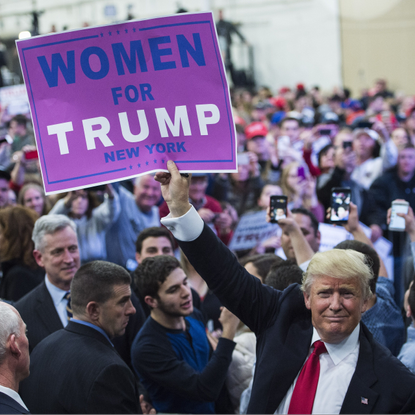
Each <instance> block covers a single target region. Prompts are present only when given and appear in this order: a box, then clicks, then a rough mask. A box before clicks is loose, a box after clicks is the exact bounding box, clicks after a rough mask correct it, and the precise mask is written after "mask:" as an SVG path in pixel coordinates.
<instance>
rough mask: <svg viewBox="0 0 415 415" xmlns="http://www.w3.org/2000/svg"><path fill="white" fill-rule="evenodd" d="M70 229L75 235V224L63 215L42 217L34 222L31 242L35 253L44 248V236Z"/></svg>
mask: <svg viewBox="0 0 415 415" xmlns="http://www.w3.org/2000/svg"><path fill="white" fill-rule="evenodd" d="M68 226H69V227H70V228H71V229H72V230H73V231H74V232H75V233H76V224H75V222H74V221H73V220H71V219H69V218H68V217H67V216H65V215H44V216H42V217H40V218H39V219H38V220H37V221H36V222H35V227H34V228H33V233H32V241H33V242H34V244H35V249H36V250H37V251H42V250H43V248H44V238H45V235H52V234H54V233H55V232H57V231H61V230H62V229H65V228H66V227H68Z"/></svg>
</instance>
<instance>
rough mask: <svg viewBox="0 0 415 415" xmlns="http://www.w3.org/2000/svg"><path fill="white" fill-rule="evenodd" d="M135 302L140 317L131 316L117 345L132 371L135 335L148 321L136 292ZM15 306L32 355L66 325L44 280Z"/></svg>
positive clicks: (133, 300)
mask: <svg viewBox="0 0 415 415" xmlns="http://www.w3.org/2000/svg"><path fill="white" fill-rule="evenodd" d="M131 301H132V303H133V305H134V307H135V309H136V314H134V315H133V316H130V319H129V321H128V325H127V327H126V329H125V333H124V334H123V335H122V336H120V337H117V338H115V339H114V342H113V343H114V346H115V348H116V350H117V352H118V353H119V354H120V356H121V357H122V359H123V360H124V361H125V362H126V363H127V365H128V366H129V367H130V368H132V366H131V345H132V344H133V341H134V338H135V335H136V334H137V333H138V332H139V331H140V329H141V327H142V325H143V324H144V322H145V316H144V312H143V309H142V308H141V305H140V302H139V300H138V298H137V297H136V295H135V294H134V293H132V294H131ZM14 306H15V307H16V309H17V311H18V312H19V313H20V315H21V317H22V319H23V321H24V322H25V323H26V325H27V329H28V333H27V338H28V339H29V350H30V352H32V350H33V349H34V348H35V347H36V345H37V344H38V343H40V342H41V341H42V340H43V339H44V338H45V337H47V336H49V335H50V334H52V333H54V332H55V331H57V330H60V329H63V325H62V322H61V320H60V318H59V316H58V313H57V311H56V308H55V305H54V304H53V300H52V297H51V296H50V294H49V291H48V289H47V288H46V284H45V282H44V281H43V282H42V283H41V284H40V285H39V286H38V287H36V288H35V289H34V290H32V291H31V292H30V293H29V294H27V295H25V296H24V297H23V298H22V299H20V300H19V301H18V302H17V303H16V304H15V305H14Z"/></svg>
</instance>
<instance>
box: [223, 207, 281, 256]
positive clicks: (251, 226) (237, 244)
mask: <svg viewBox="0 0 415 415" xmlns="http://www.w3.org/2000/svg"><path fill="white" fill-rule="evenodd" d="M266 215H267V213H266V211H265V210H261V211H259V212H253V213H245V214H244V215H242V216H241V219H240V221H239V223H238V226H237V227H236V229H235V233H234V235H233V237H232V240H231V242H230V244H229V249H231V250H232V251H238V250H243V249H251V248H254V247H255V246H256V245H258V244H259V243H260V242H262V241H264V240H265V239H268V238H271V236H277V235H278V234H279V233H280V228H279V226H277V225H275V224H274V223H268V222H267V220H266Z"/></svg>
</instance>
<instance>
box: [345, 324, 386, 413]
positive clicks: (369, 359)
mask: <svg viewBox="0 0 415 415" xmlns="http://www.w3.org/2000/svg"><path fill="white" fill-rule="evenodd" d="M364 330H365V328H364V326H363V324H362V323H361V326H360V336H359V340H360V349H359V358H358V359H357V365H356V370H355V372H354V374H353V377H352V380H351V381H350V385H349V388H348V390H347V393H346V396H345V398H344V401H343V405H342V408H341V411H340V413H342V414H351V413H359V414H369V413H372V411H373V408H374V405H375V403H376V401H377V399H378V397H379V394H378V393H377V392H374V391H373V390H372V389H371V387H372V386H373V385H374V384H375V383H376V382H377V376H376V374H375V372H374V369H373V354H372V348H371V346H370V342H369V340H368V338H367V337H366V335H365V332H364ZM366 330H367V329H366Z"/></svg>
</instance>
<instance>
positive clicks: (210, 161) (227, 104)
mask: <svg viewBox="0 0 415 415" xmlns="http://www.w3.org/2000/svg"><path fill="white" fill-rule="evenodd" d="M193 24H209V25H210V27H209V28H210V33H211V36H212V43H213V45H214V49H215V54H216V62H217V64H218V69H219V74H220V77H221V82H222V88H223V94H224V98H225V104H226V112H227V118H228V126H229V132H230V138H231V154H232V157H231V159H228V160H180V161H176V162H175V163H176V164H182V163H229V162H233V161H234V147H233V139H232V138H233V132H234V129H233V121H232V120H233V119H232V117H231V115H230V113H231V111H230V108H229V103H228V100H227V89H226V85H225V81H224V77H223V73H222V71H221V64H222V62H221V59H219V53H218V49H217V47H216V45H215V37H214V33H213V30H212V22H211V21H210V20H202V21H196V22H184V23H174V24H166V25H158V26H151V27H145V28H140V29H139V31H146V30H153V29H159V28H163V27H174V26H187V25H193ZM93 38H99V35H94V36H86V37H80V38H76V39H68V40H63V41H60V42H52V43H46V44H44V45H36V46H29V47H26V48H22V54H23V60H24V64H25V68H26V74H27V79H28V83H29V89H30V94H31V96H32V102H33V109H34V112H35V118H36V124H37V132H38V137H39V142H40V146H41V153H42V158H43V164H44V166H45V173H46V180H47V182H48V184H55V183H62V182H67V181H72V180H78V179H83V178H86V177H93V176H100V175H103V174H109V173H114V172H117V171H123V170H127V168H126V167H125V168H121V169H116V170H108V171H102V172H98V173H93V174H88V175H85V176H77V177H72V178H66V179H62V180H54V181H50V180H49V174H48V170H47V165H46V160H45V156H44V152H43V144H42V139H41V135H40V130H39V121H38V116H37V111H36V105H35V100H34V97H33V91H32V88H31V82H30V77H29V72H28V71H27V64H26V56H25V52H26V51H27V50H30V49H37V48H41V47H46V46H52V45H59V44H63V43H69V42H76V41H79V40H86V39H93Z"/></svg>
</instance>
